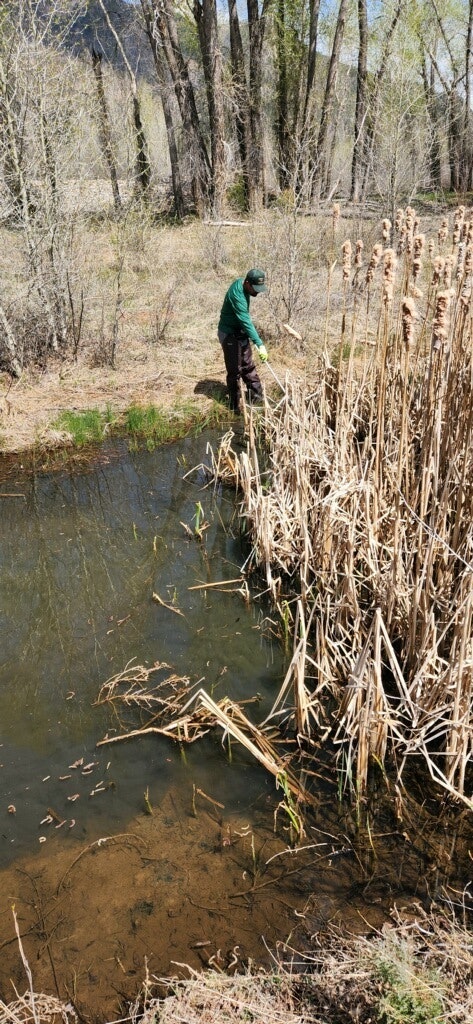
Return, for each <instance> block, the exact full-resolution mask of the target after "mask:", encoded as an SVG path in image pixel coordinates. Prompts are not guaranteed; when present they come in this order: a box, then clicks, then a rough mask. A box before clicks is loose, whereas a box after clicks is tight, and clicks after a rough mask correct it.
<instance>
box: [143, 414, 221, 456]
mask: <svg viewBox="0 0 473 1024" xmlns="http://www.w3.org/2000/svg"><path fill="white" fill-rule="evenodd" d="M227 419H228V410H225V409H223V408H222V406H221V405H219V404H218V403H217V402H216V403H214V404H213V405H212V406H211V408H210V411H209V412H208V413H206V415H205V416H204V415H203V414H202V409H201V408H199V407H198V406H195V405H192V404H191V403H189V404H184V405H180V406H175V407H174V408H173V409H171V410H163V409H159V408H158V407H157V406H155V405H132V406H130V408H129V409H128V410H127V412H126V413H125V416H124V421H123V426H124V430H125V433H127V434H129V435H130V437H131V444H132V447H133V448H135V449H136V448H138V447H140V446H141V445H145V446H146V448H147V449H148V451H152V450H153V449H154V448H156V447H157V446H158V445H160V444H165V443H166V441H179V440H180V438H182V437H188V436H189V435H191V436H193V437H197V436H198V435H199V434H201V433H202V431H203V430H206V429H207V428H212V427H217V426H220V424H221V423H224V422H226V420H227Z"/></svg>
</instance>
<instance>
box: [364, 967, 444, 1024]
mask: <svg viewBox="0 0 473 1024" xmlns="http://www.w3.org/2000/svg"><path fill="white" fill-rule="evenodd" d="M377 967H378V972H379V977H380V979H381V981H382V984H383V990H384V991H383V996H382V998H381V1000H380V1003H379V1020H380V1022H381V1024H441V1021H442V1020H444V1019H445V1018H444V1014H443V1006H442V1002H441V998H440V992H439V983H438V980H437V979H436V978H433V977H430V976H429V975H428V974H425V975H421V974H420V973H419V972H418V971H416V970H414V967H413V964H412V962H411V960H410V957H409V956H407V955H406V953H405V951H404V950H403V949H401V948H399V950H398V951H397V958H396V959H395V960H387V959H386V960H384V959H381V960H380V961H379V963H378V965H377Z"/></svg>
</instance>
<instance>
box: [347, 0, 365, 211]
mask: <svg viewBox="0 0 473 1024" xmlns="http://www.w3.org/2000/svg"><path fill="white" fill-rule="evenodd" d="M367 103H368V3H367V0H358V66H357V75H356V105H355V138H354V142H353V159H352V165H351V194H350V198H351V199H352V201H353V202H354V203H357V202H358V201H359V199H360V194H361V187H362V183H363V163H364V159H363V158H364V150H365V137H366V114H367Z"/></svg>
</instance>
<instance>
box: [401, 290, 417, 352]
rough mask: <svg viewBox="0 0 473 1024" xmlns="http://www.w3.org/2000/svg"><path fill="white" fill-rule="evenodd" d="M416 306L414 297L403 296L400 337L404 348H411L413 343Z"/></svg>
mask: <svg viewBox="0 0 473 1024" xmlns="http://www.w3.org/2000/svg"><path fill="white" fill-rule="evenodd" d="M415 316H416V306H415V302H414V299H409V298H407V297H406V298H405V299H403V301H402V337H403V339H404V344H405V346H406V348H412V346H413V344H414V319H415Z"/></svg>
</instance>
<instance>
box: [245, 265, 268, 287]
mask: <svg viewBox="0 0 473 1024" xmlns="http://www.w3.org/2000/svg"><path fill="white" fill-rule="evenodd" d="M265 280H266V274H265V272H264V270H257V269H255V268H253V270H249V271H248V273H247V275H246V277H245V281H248V284H251V287H252V288H253V289H254V291H255V292H267V290H268V289H267V287H266V285H265V283H264V282H265Z"/></svg>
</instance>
